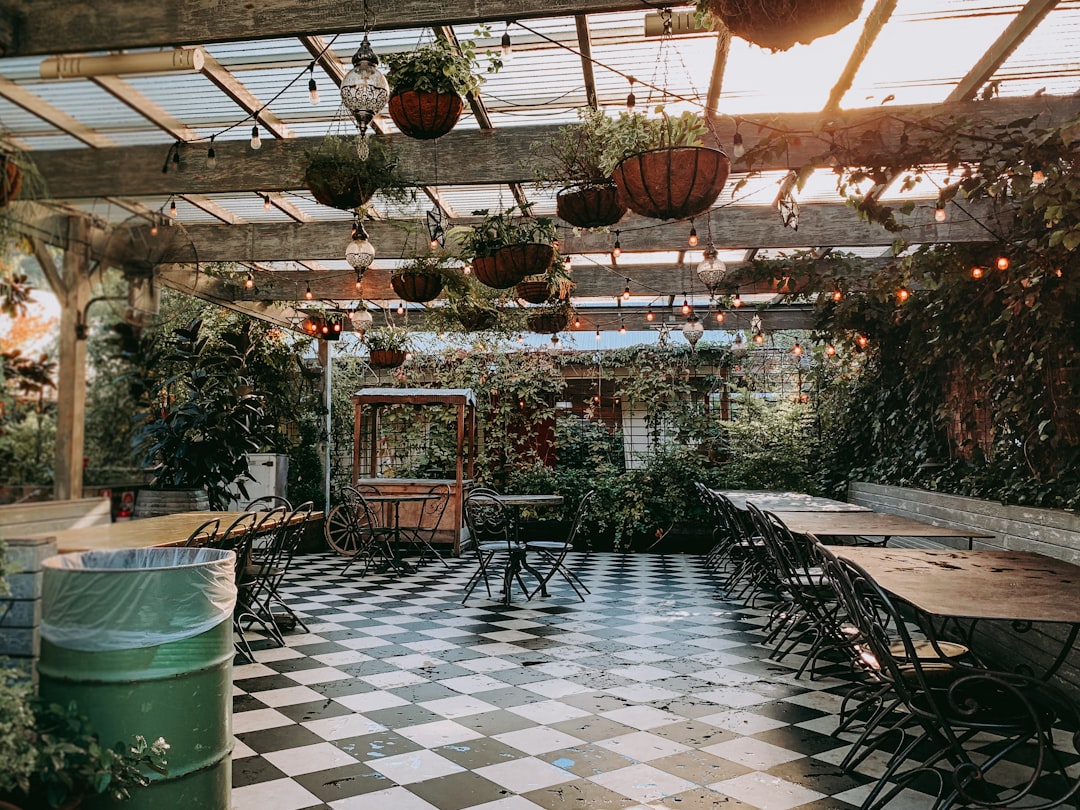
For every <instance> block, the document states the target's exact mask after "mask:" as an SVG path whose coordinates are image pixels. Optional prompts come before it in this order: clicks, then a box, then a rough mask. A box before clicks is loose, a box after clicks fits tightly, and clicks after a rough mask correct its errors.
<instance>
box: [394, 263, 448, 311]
mask: <svg viewBox="0 0 1080 810" xmlns="http://www.w3.org/2000/svg"><path fill="white" fill-rule="evenodd" d="M454 264H455V260H454V259H452V258H450V257H449V256H438V255H431V256H417V257H415V258H413V259H410V260H409V261H408V262H406V263H405V264H403V265H401V266H400V267H396V268H394V270H393V272H392V273H391V275H390V286H392V287H393V288H394V292H396V293H397V294H398V297H399V298H401V299H403V300H405V301H412V302H414V303H417V304H424V303H427V302H428V301H431V300H433V299H434V298H436V297H437V296H438V295H439V293H441V292H442V291H443V287H444V286H445V285H446V281H447V278H448V277H451V276H453V275H455V270H454Z"/></svg>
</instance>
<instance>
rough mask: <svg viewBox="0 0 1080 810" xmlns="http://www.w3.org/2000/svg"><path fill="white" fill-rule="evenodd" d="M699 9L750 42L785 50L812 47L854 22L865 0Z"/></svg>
mask: <svg viewBox="0 0 1080 810" xmlns="http://www.w3.org/2000/svg"><path fill="white" fill-rule="evenodd" d="M697 10H698V14H699V15H700V16H702V17H704V18H705V19H708V20H712V21H714V22H716V21H719V22H722V23H723V24H724V25H725V26H726V27H727V29H728V30H729V31H730V32H731V33H732V34H734V35H735V36H737V37H742V38H743V39H745V40H746V41H747V42H752V43H754V44H755V45H760V46H761V47H762V48H769V49H770V50H772V51H786V50H787V49H788V48H790V47H791V46H792V45H794V44H795V43H796V42H802V43H806V44H809V43H810V42H813V41H814V40H815V39H817V38H818V37H823V36H827V35H828V34H834V33H836V32H837V31H839V30H840V29H841V28H843V27H844V26H845V25H848V24H849V23H851V22H853V21H854V20H855V19H856V18H858V16H859V12H860V11H862V0H698V1H697Z"/></svg>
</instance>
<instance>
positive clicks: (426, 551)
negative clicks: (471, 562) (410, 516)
mask: <svg viewBox="0 0 1080 810" xmlns="http://www.w3.org/2000/svg"><path fill="white" fill-rule="evenodd" d="M427 494H428V495H438V496H439V497H438V498H437V499H433V500H430V501H423V502H421V504H420V516H419V519H418V521H417V525H416V527H415V528H413V529H408V530H407V531H408V534H409V536H408V538H406V539H407V540H408V541H410V542H412V543H413V544H414V545H416V546H418V547H419V549H420V557H419V559H417V561H416V564H417V566H420V565H423V564H424V561H425V560H428V559H433V560H438V561H439V562H441V563H442V564H443V567H444V568H449V567H450V563H448V562H447V561H446V560H444V559H443V556H442V554H440V553H439V551H438V549H436V548H435V546H434V545H432V543H434V542H435V533H436V532H438V530H439V524H440V523H442V519H443V515H444V514H445V513H446V507H447V506H448V505H449V503H450V485H449V484H435V485H434V486H432V487H431V488H430V489H428V491H427Z"/></svg>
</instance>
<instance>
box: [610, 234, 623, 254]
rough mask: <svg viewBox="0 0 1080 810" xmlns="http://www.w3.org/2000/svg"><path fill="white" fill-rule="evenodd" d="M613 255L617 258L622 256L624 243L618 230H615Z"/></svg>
mask: <svg viewBox="0 0 1080 810" xmlns="http://www.w3.org/2000/svg"><path fill="white" fill-rule="evenodd" d="M611 255H612V256H613V257H615V258H616V259H617V258H619V257H620V256H622V243H621V242H620V241H619V232H618V231H615V245H614V246H613V247H612V248H611Z"/></svg>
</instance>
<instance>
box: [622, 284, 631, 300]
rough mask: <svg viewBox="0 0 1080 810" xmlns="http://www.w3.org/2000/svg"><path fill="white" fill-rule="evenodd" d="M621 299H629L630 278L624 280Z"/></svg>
mask: <svg viewBox="0 0 1080 810" xmlns="http://www.w3.org/2000/svg"><path fill="white" fill-rule="evenodd" d="M622 300H623V301H629V300H630V279H627V280H626V286H625V287H624V288H623V291H622Z"/></svg>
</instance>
